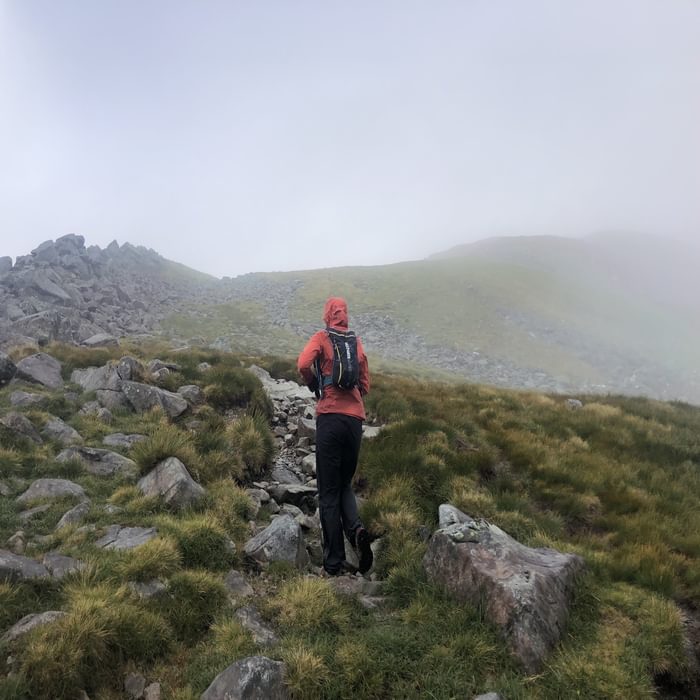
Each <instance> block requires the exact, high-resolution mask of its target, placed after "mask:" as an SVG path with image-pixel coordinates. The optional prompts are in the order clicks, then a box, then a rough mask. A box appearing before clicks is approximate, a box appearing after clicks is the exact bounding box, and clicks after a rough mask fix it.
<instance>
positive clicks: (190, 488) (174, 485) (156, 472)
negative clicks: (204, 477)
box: [138, 457, 206, 510]
mask: <svg viewBox="0 0 700 700" xmlns="http://www.w3.org/2000/svg"><path fill="white" fill-rule="evenodd" d="M138 487H139V489H141V493H143V495H144V496H157V497H160V498H161V499H162V500H163V501H164V502H165V503H166V505H168V506H169V507H171V508H173V509H175V510H183V509H184V508H189V507H191V506H193V505H194V504H195V503H197V502H198V501H199V500H200V499H201V498H202V497H203V496H204V495H205V493H206V492H205V490H204V488H203V487H202V486H200V485H199V484H198V483H197V482H196V481H195V480H194V479H193V478H192V477H191V476H190V473H189V472H188V471H187V469H186V468H185V465H184V464H183V463H182V462H181V461H180V460H179V459H178V458H177V457H169V458H168V459H165V460H163V461H162V462H160V463H159V464H157V465H156V467H155V468H154V469H153V470H152V471H150V472H149V473H148V474H146V476H144V477H142V478H141V479H140V480H139V482H138Z"/></svg>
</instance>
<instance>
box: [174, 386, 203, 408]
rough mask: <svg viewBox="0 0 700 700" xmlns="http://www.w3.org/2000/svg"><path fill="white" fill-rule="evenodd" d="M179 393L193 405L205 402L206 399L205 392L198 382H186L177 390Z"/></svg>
mask: <svg viewBox="0 0 700 700" xmlns="http://www.w3.org/2000/svg"><path fill="white" fill-rule="evenodd" d="M177 393H178V394H180V396H182V398H183V399H185V401H187V402H188V403H190V404H192V405H196V404H200V403H204V401H205V397H204V392H203V391H202V390H201V389H200V387H198V386H197V385H196V384H185V385H184V386H181V387H180V388H179V389H178V390H177Z"/></svg>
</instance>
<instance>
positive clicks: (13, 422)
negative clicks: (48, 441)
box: [0, 411, 43, 445]
mask: <svg viewBox="0 0 700 700" xmlns="http://www.w3.org/2000/svg"><path fill="white" fill-rule="evenodd" d="M0 425H3V426H5V428H6V429H7V430H9V431H10V432H11V433H13V434H14V435H16V436H18V437H20V438H24V439H26V440H31V442H33V443H34V444H36V445H41V443H42V442H43V440H42V439H41V435H39V433H38V431H37V429H36V428H35V427H34V425H33V423H32V422H31V421H30V420H29V419H28V418H27V417H26V416H23V415H22V414H21V413H16V412H15V411H10V413H8V414H7V415H5V416H3V417H2V418H0Z"/></svg>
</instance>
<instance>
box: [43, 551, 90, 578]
mask: <svg viewBox="0 0 700 700" xmlns="http://www.w3.org/2000/svg"><path fill="white" fill-rule="evenodd" d="M41 563H42V564H43V565H44V566H45V567H46V568H47V569H48V571H49V572H50V573H51V576H53V577H54V578H55V579H59V580H60V579H62V578H63V577H64V576H66V575H67V574H72V573H73V572H74V571H81V570H82V569H84V568H85V562H83V561H81V560H80V559H74V558H73V557H67V556H65V555H64V554H60V553H59V552H47V553H46V554H44V558H43V559H42V560H41Z"/></svg>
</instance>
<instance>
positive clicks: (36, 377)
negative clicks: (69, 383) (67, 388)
mask: <svg viewBox="0 0 700 700" xmlns="http://www.w3.org/2000/svg"><path fill="white" fill-rule="evenodd" d="M17 376H18V377H19V378H20V379H24V380H25V381H28V382H33V383H35V384H41V385H43V386H47V387H48V388H49V389H60V388H61V387H62V386H63V378H62V377H61V363H60V362H59V361H58V360H57V359H55V358H53V357H51V355H47V354H46V353H43V352H40V353H37V354H36V355H30V356H29V357H25V358H24V359H23V360H20V361H19V362H18V363H17Z"/></svg>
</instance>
